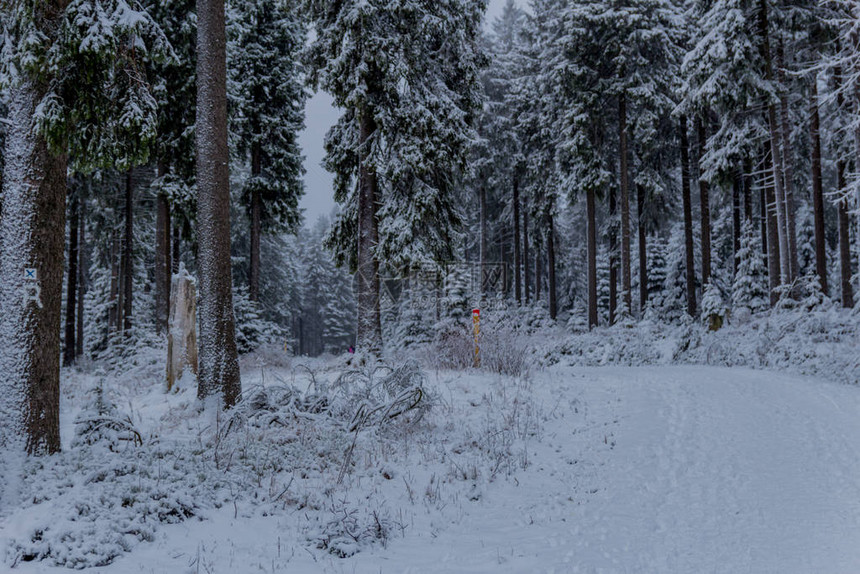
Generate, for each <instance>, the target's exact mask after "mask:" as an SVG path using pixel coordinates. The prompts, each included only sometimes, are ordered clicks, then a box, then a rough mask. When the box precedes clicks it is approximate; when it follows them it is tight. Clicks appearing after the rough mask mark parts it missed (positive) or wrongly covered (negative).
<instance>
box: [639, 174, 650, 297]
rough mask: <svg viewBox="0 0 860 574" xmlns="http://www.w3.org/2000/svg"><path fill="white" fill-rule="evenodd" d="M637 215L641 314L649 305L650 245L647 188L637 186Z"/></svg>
mask: <svg viewBox="0 0 860 574" xmlns="http://www.w3.org/2000/svg"><path fill="white" fill-rule="evenodd" d="M636 214H637V215H638V216H639V225H638V226H637V229H638V230H639V312H640V313H643V314H644V313H645V307H646V306H647V305H648V245H647V243H646V242H647V240H648V238H647V231H648V230H647V229H646V225H645V224H646V221H645V188H644V187H643V186H641V185H637V186H636Z"/></svg>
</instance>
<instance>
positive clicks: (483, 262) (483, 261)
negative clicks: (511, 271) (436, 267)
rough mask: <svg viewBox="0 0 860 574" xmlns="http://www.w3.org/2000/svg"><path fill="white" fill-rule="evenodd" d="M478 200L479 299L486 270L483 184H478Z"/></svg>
mask: <svg viewBox="0 0 860 574" xmlns="http://www.w3.org/2000/svg"><path fill="white" fill-rule="evenodd" d="M478 201H479V204H480V214H479V217H480V218H481V221H480V227H481V245H480V250H481V251H480V253H479V254H478V255H479V257H480V260H481V262H480V265H481V274H480V278H481V279H480V285H479V291H480V296H481V299H483V298H484V296H485V295H486V293H484V274H485V273H486V272H487V264H488V263H489V262H488V261H487V188H486V186H485V185H484V184H481V185H480V189H479V190H478Z"/></svg>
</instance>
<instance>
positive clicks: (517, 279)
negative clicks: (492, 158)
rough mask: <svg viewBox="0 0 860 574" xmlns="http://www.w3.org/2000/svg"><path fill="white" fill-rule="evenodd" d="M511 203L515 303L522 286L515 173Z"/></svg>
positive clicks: (518, 188)
mask: <svg viewBox="0 0 860 574" xmlns="http://www.w3.org/2000/svg"><path fill="white" fill-rule="evenodd" d="M513 192H514V193H513V204H514V213H513V215H514V296H515V298H516V301H517V305H520V304H521V303H522V301H523V288H522V273H521V269H520V267H521V265H522V257H521V253H520V182H519V177H518V176H517V174H514V176H513Z"/></svg>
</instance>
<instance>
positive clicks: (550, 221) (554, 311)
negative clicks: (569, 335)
mask: <svg viewBox="0 0 860 574" xmlns="http://www.w3.org/2000/svg"><path fill="white" fill-rule="evenodd" d="M546 224H547V239H546V260H547V279H548V280H549V317H550V319H552V320H553V321H554V320H555V318H556V317H557V316H558V293H557V292H556V285H555V222H554V218H553V216H552V214H551V213H550V214H547V222H546Z"/></svg>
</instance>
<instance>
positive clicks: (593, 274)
mask: <svg viewBox="0 0 860 574" xmlns="http://www.w3.org/2000/svg"><path fill="white" fill-rule="evenodd" d="M596 211H597V210H596V209H595V205H594V189H592V188H589V189H588V190H587V191H586V194H585V212H586V213H585V215H586V219H587V225H586V227H587V229H586V233H587V235H588V237H587V238H586V250H587V251H588V328H589V329H591V328H593V327H596V326H597V221H596V220H597V217H596V215H597V214H596Z"/></svg>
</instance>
